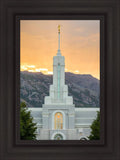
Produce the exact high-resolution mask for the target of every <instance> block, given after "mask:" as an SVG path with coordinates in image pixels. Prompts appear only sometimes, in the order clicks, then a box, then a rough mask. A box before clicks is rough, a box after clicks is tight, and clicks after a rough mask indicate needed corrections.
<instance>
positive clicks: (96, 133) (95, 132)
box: [88, 111, 100, 140]
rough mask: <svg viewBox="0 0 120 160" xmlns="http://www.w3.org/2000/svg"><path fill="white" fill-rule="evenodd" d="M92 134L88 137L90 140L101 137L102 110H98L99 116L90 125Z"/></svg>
mask: <svg viewBox="0 0 120 160" xmlns="http://www.w3.org/2000/svg"><path fill="white" fill-rule="evenodd" d="M90 128H91V134H90V136H89V137H88V138H89V139H90V140H99V139H100V112H99V111H98V112H97V117H96V119H95V120H94V121H93V123H92V124H91V126H90Z"/></svg>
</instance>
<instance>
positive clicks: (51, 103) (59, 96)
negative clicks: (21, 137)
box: [29, 26, 99, 140]
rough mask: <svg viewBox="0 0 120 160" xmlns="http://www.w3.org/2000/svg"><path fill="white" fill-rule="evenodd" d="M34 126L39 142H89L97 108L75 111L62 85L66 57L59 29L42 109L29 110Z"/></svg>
mask: <svg viewBox="0 0 120 160" xmlns="http://www.w3.org/2000/svg"><path fill="white" fill-rule="evenodd" d="M29 110H31V114H32V116H33V118H34V121H35V122H36V123H37V133H36V134H37V139H38V140H80V139H88V136H89V134H90V125H91V123H92V121H93V120H94V119H95V118H96V115H97V111H98V110H99V108H75V105H74V104H73V97H72V96H68V86H67V85H66V84H65V57H64V56H62V55H61V51H60V26H58V51H57V54H56V56H54V57H53V84H52V85H50V90H49V96H46V97H45V99H44V104H43V106H42V108H29Z"/></svg>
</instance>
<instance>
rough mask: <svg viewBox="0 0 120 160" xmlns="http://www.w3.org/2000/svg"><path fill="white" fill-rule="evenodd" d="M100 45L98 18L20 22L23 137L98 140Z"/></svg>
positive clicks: (21, 136) (21, 130)
mask: <svg viewBox="0 0 120 160" xmlns="http://www.w3.org/2000/svg"><path fill="white" fill-rule="evenodd" d="M55 30H56V31H57V32H55ZM31 33H32V34H31ZM67 43H68V44H67ZM92 43H93V44H92ZM80 44H81V45H80ZM99 44H100V20H20V68H21V71H20V111H21V112H20V115H21V116H20V122H21V126H20V138H21V139H23V140H26V139H28V140H30V139H37V140H99V139H100V116H99V114H100V107H99V99H100V78H99V77H100V71H99V70H100V69H99V66H100V64H99V61H100V59H99V57H100V56H99V55H100V47H99ZM62 50H63V51H64V53H62ZM90 50H91V52H89V51H90ZM55 51H57V53H56V54H55V55H54V54H53V53H54V52H55ZM63 55H64V56H63ZM90 58H91V59H90ZM71 60H72V62H71ZM52 61H53V62H52ZM52 63H53V66H52ZM23 105H24V106H25V105H26V107H27V108H28V109H27V110H25V111H26V112H28V111H29V112H30V113H31V117H32V118H33V121H32V122H35V123H36V125H35V126H34V127H31V129H30V127H29V125H30V124H31V122H30V124H28V123H27V122H26V121H28V120H26V119H25V118H24V115H23V114H25V113H24V112H25V111H24V112H23V108H22V107H23ZM97 114H98V115H97ZM27 125H28V129H27ZM94 125H95V128H94ZM92 126H93V129H91V130H90V127H92ZM35 127H36V130H34V132H32V134H31V138H30V130H33V128H35ZM24 128H25V129H24ZM28 130H29V131H28ZM96 130H97V131H96ZM33 137H34V138H33Z"/></svg>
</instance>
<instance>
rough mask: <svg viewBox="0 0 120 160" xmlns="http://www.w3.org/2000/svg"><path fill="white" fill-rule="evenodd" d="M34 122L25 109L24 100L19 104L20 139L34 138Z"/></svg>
mask: <svg viewBox="0 0 120 160" xmlns="http://www.w3.org/2000/svg"><path fill="white" fill-rule="evenodd" d="M36 129H37V127H36V123H33V118H32V117H31V114H30V111H28V110H27V108H26V104H25V102H21V104H20V138H21V139H22V140H33V139H36V134H35V132H36Z"/></svg>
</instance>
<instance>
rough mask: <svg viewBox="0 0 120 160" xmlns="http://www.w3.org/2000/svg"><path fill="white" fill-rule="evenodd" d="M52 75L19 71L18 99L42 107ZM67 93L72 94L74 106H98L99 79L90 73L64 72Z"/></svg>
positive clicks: (29, 104) (32, 105) (31, 105)
mask: <svg viewBox="0 0 120 160" xmlns="http://www.w3.org/2000/svg"><path fill="white" fill-rule="evenodd" d="M52 77H53V76H52V75H45V74H43V73H41V72H28V71H21V72H20V82H21V83H20V84H21V86H20V100H21V101H25V102H26V103H27V106H28V107H42V104H44V97H45V96H48V95H49V86H50V85H51V84H52ZM65 84H66V85H68V93H69V94H68V95H69V96H73V103H74V104H75V106H76V107H99V92H100V87H99V86H100V81H99V80H98V79H97V78H94V77H93V76H92V75H90V74H74V73H71V72H65Z"/></svg>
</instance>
